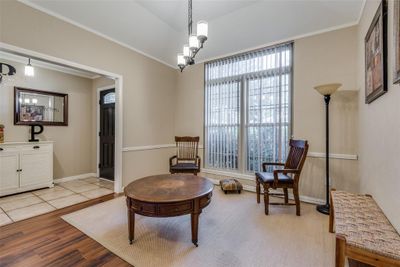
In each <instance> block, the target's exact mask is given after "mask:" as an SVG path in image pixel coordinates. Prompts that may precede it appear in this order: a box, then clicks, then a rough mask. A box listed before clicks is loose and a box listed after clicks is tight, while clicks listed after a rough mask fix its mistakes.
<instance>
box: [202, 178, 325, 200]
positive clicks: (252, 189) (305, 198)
mask: <svg viewBox="0 0 400 267" xmlns="http://www.w3.org/2000/svg"><path fill="white" fill-rule="evenodd" d="M207 179H209V180H210V181H211V182H213V184H215V185H219V180H217V179H212V178H207ZM243 190H246V191H249V192H253V193H255V192H256V187H255V186H253V185H246V184H244V185H243ZM271 192H275V190H273V191H271ZM276 192H277V193H281V192H278V191H276ZM289 199H292V200H293V199H294V197H293V194H291V193H289ZM300 201H302V202H305V203H310V204H315V205H319V204H325V201H324V200H322V199H319V198H314V197H309V196H300Z"/></svg>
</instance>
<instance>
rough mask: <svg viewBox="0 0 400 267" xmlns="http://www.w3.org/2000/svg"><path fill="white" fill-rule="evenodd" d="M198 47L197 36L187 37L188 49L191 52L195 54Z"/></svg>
mask: <svg viewBox="0 0 400 267" xmlns="http://www.w3.org/2000/svg"><path fill="white" fill-rule="evenodd" d="M199 47H200V44H199V39H197V36H196V35H194V34H192V35H190V37H189V48H190V50H191V51H192V52H196V51H197V50H198V49H199Z"/></svg>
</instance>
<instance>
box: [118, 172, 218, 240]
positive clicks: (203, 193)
mask: <svg viewBox="0 0 400 267" xmlns="http://www.w3.org/2000/svg"><path fill="white" fill-rule="evenodd" d="M213 187H214V185H213V184H212V183H211V182H210V181H209V180H207V179H206V178H203V177H199V176H195V175H183V174H164V175H155V176H148V177H144V178H141V179H138V180H136V181H133V182H132V183H130V184H129V185H128V186H126V187H125V190H124V191H125V196H126V204H127V206H128V227H129V243H130V244H132V240H133V239H134V235H135V234H134V233H135V213H137V214H140V215H144V216H150V217H172V216H180V215H185V214H191V224H192V242H193V244H194V245H195V246H196V247H197V246H198V245H197V241H198V238H197V236H198V226H199V215H200V213H201V211H202V209H203V208H205V207H206V206H207V205H208V204H209V203H210V202H211V196H212V190H213Z"/></svg>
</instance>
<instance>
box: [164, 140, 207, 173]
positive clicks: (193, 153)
mask: <svg viewBox="0 0 400 267" xmlns="http://www.w3.org/2000/svg"><path fill="white" fill-rule="evenodd" d="M199 140H200V137H198V136H196V137H190V136H183V137H180V136H175V142H176V155H175V156H172V157H171V158H170V159H169V172H170V173H193V174H194V175H197V173H199V172H200V166H201V160H200V157H199V156H198V150H199Z"/></svg>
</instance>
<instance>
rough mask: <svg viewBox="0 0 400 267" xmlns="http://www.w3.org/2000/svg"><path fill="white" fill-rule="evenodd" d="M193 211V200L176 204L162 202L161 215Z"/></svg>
mask: <svg viewBox="0 0 400 267" xmlns="http://www.w3.org/2000/svg"><path fill="white" fill-rule="evenodd" d="M191 211H192V202H191V201H188V202H182V203H176V204H160V211H159V213H160V215H175V214H182V213H186V212H187V213H189V212H191Z"/></svg>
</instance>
